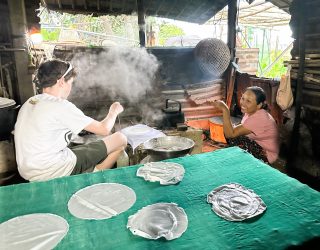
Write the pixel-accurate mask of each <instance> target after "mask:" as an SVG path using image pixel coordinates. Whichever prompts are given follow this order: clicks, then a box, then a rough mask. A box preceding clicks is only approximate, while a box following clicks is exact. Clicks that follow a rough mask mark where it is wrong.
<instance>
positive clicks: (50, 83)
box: [15, 59, 127, 181]
mask: <svg viewBox="0 0 320 250" xmlns="http://www.w3.org/2000/svg"><path fill="white" fill-rule="evenodd" d="M74 77H75V72H74V69H73V67H72V65H71V64H70V63H67V62H64V61H61V60H57V59H54V60H49V61H46V62H44V63H42V64H41V65H40V67H39V69H38V72H37V75H36V82H37V88H38V89H39V92H40V93H41V94H39V95H35V96H33V97H31V98H29V100H27V101H26V102H25V104H23V106H22V107H21V109H20V111H19V114H18V118H17V122H16V125H15V147H16V157H17V163H18V170H19V173H20V175H21V176H22V177H23V178H25V179H26V180H30V181H42V180H49V179H52V178H56V177H61V176H68V175H74V174H79V173H82V172H84V171H88V170H94V171H98V170H103V169H109V168H111V167H112V166H113V165H114V163H115V162H116V161H117V159H118V157H119V155H120V153H121V151H122V150H124V148H125V147H126V145H127V138H126V136H125V135H124V134H122V133H120V132H116V133H114V134H112V135H109V134H110V132H111V129H112V128H113V126H114V123H115V120H116V118H117V116H118V115H119V114H120V113H121V112H122V111H123V107H122V106H121V104H120V103H118V102H115V103H113V104H112V105H111V106H110V109H109V112H108V114H107V116H106V117H105V118H104V119H103V120H102V121H96V120H94V119H92V118H91V117H88V116H86V115H84V113H83V112H82V111H81V110H80V109H78V108H77V107H76V106H75V105H74V104H72V103H71V102H69V101H67V97H68V96H69V94H70V92H71V89H72V83H73V80H74ZM82 130H86V131H89V132H92V133H94V134H97V135H105V136H106V137H105V138H103V139H102V140H99V141H96V142H92V143H89V144H86V145H80V146H76V147H74V148H68V144H69V143H70V138H71V135H72V133H74V134H78V133H79V132H80V131H82Z"/></svg>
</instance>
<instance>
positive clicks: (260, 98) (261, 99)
mask: <svg viewBox="0 0 320 250" xmlns="http://www.w3.org/2000/svg"><path fill="white" fill-rule="evenodd" d="M247 90H250V91H252V92H253V93H254V95H255V96H256V102H257V105H259V104H260V103H262V106H261V108H262V109H266V110H267V109H268V104H267V103H266V93H265V92H264V90H263V89H262V88H260V87H258V86H251V87H248V88H246V91H247Z"/></svg>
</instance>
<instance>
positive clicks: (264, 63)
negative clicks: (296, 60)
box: [258, 51, 290, 78]
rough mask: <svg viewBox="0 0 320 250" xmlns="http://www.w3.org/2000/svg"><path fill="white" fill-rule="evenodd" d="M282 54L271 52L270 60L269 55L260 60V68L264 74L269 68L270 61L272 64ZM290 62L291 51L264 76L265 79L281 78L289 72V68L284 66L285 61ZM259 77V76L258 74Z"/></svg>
mask: <svg viewBox="0 0 320 250" xmlns="http://www.w3.org/2000/svg"><path fill="white" fill-rule="evenodd" d="M280 54H281V51H278V52H277V53H276V51H271V53H270V58H269V54H265V55H264V56H263V58H261V59H260V66H261V68H262V72H263V71H264V69H266V68H267V67H268V66H269V59H270V63H272V62H274V61H275V60H276V58H277V57H278V56H279V55H280ZM286 60H290V51H288V52H287V53H286V54H285V55H283V56H282V57H281V58H280V59H279V60H278V61H277V62H276V63H275V64H274V65H273V67H272V68H271V69H270V70H269V72H267V73H266V74H264V77H268V78H276V77H281V75H284V74H285V73H286V71H287V68H286V67H285V66H284V65H283V61H286ZM258 75H259V74H258Z"/></svg>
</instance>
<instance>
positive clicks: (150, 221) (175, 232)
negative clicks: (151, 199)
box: [127, 203, 188, 240]
mask: <svg viewBox="0 0 320 250" xmlns="http://www.w3.org/2000/svg"><path fill="white" fill-rule="evenodd" d="M187 227H188V217H187V215H186V213H185V212H184V210H183V208H181V207H178V205H177V204H175V203H155V204H152V205H149V206H146V207H143V208H142V209H141V210H139V211H138V212H137V213H136V214H134V215H131V216H130V217H129V219H128V223H127V228H128V229H129V230H130V231H131V232H132V233H133V234H134V235H138V236H141V237H144V238H147V239H153V240H156V239H159V238H161V237H164V238H165V239H167V240H173V239H176V238H179V237H180V236H181V235H182V234H183V233H184V232H185V231H186V230H187Z"/></svg>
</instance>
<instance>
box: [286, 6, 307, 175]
mask: <svg viewBox="0 0 320 250" xmlns="http://www.w3.org/2000/svg"><path fill="white" fill-rule="evenodd" d="M298 4H299V6H298V9H299V12H298V13H299V14H298V18H299V26H298V36H297V37H298V40H297V42H298V43H299V71H298V79H297V86H296V91H295V119H294V124H293V130H292V134H291V145H290V149H289V152H288V153H289V155H288V156H287V159H288V164H287V166H288V172H289V174H292V173H293V172H294V168H295V166H294V162H295V159H296V156H297V153H298V144H299V137H300V134H299V130H300V120H301V119H300V115H301V107H302V99H303V85H304V82H303V77H304V71H305V47H306V44H305V32H306V30H305V23H306V15H305V7H306V6H305V3H304V2H303V1H299V2H298Z"/></svg>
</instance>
